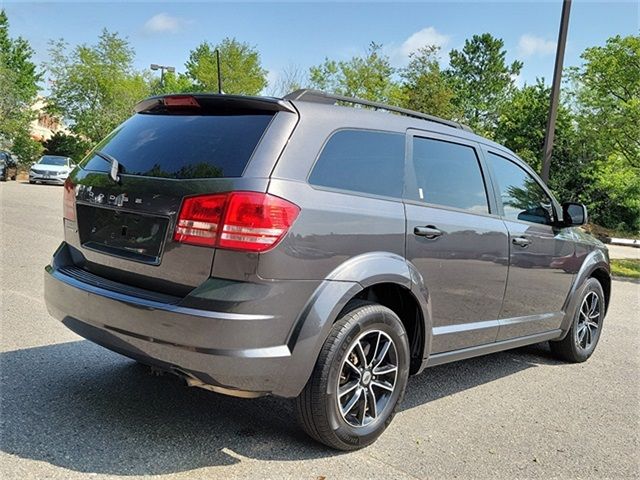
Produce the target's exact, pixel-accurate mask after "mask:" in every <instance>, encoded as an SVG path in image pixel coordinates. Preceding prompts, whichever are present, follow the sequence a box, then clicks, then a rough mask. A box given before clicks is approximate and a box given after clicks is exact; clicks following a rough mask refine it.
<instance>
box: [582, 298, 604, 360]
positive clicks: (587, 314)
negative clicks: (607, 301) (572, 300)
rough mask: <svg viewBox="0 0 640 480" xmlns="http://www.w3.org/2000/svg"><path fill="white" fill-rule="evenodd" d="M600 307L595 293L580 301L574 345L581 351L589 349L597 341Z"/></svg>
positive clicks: (600, 304) (600, 303)
mask: <svg viewBox="0 0 640 480" xmlns="http://www.w3.org/2000/svg"><path fill="white" fill-rule="evenodd" d="M601 306H602V302H601V301H600V297H599V296H598V294H597V293H596V292H589V293H587V295H586V296H585V297H584V300H582V305H581V306H580V313H579V316H578V325H577V327H578V328H577V329H576V344H577V345H578V347H580V348H582V349H583V350H587V349H589V348H590V347H591V345H592V344H593V343H594V342H595V340H596V339H597V334H598V329H599V328H600V313H601Z"/></svg>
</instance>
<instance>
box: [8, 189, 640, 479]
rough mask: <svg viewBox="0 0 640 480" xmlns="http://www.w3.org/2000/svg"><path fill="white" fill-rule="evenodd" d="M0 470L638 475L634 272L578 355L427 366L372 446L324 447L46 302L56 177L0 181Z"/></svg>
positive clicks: (543, 351) (279, 404)
mask: <svg viewBox="0 0 640 480" xmlns="http://www.w3.org/2000/svg"><path fill="white" fill-rule="evenodd" d="M0 214H1V217H2V218H1V223H0V237H1V238H0V245H1V246H0V248H1V256H0V282H1V283H0V287H1V292H2V293H1V296H0V352H1V353H0V371H1V377H2V378H1V383H0V478H2V479H5V480H9V479H40V478H50V479H77V478H88V477H89V478H121V477H128V478H136V477H143V476H154V478H157V479H165V478H172V479H173V478H180V479H185V478H189V479H191V478H210V479H217V478H260V479H271V478H274V479H280V478H295V479H341V478H350V479H360V478H363V479H364V478H367V479H369V478H384V479H402V478H437V479H439V478H443V479H445V478H446V479H450V478H463V479H466V478H491V479H495V478H544V479H547V478H562V479H569V478H639V477H640V461H639V458H640V456H639V455H638V452H640V434H639V430H640V428H639V427H640V334H639V332H638V326H639V323H640V284H638V283H635V282H631V281H619V280H616V281H614V285H613V299H612V303H611V306H610V310H609V314H608V316H607V318H606V320H605V324H604V331H603V336H602V338H601V340H600V345H599V346H598V349H597V350H596V352H595V354H594V356H593V357H592V358H591V359H590V360H589V361H588V362H586V363H583V364H578V365H568V364H563V363H560V362H558V361H556V360H554V359H553V358H552V357H551V356H550V354H549V351H548V347H547V346H546V345H536V346H532V347H527V348H522V349H518V350H513V351H509V352H503V353H499V354H494V355H489V356H485V357H481V358H476V359H472V360H466V361H463V362H458V363H454V364H450V365H443V366H440V367H434V368H432V369H428V370H426V371H425V372H424V373H423V374H422V375H420V376H418V377H414V378H412V379H411V380H410V382H409V386H408V389H407V395H406V399H405V402H404V404H403V406H402V411H401V412H400V413H399V414H398V415H397V416H396V418H395V419H394V421H393V423H392V424H391V426H390V427H389V428H388V430H387V432H386V433H385V434H384V435H383V436H382V437H381V438H380V439H379V440H378V441H377V442H376V443H375V444H374V445H373V446H371V447H369V448H366V449H364V450H361V451H358V452H353V453H346V454H345V453H337V452H335V451H332V450H328V449H326V448H324V447H322V446H320V445H318V444H316V443H314V442H313V441H311V440H309V439H307V437H306V436H305V435H304V434H303V433H302V432H301V431H300V430H299V429H298V427H297V426H296V424H295V419H294V414H293V409H292V405H291V402H290V401H287V400H283V399H277V398H261V399H255V400H243V399H236V398H229V397H225V396H222V395H218V394H215V393H211V392H207V391H204V390H200V389H195V388H188V387H186V386H185V385H184V384H183V383H182V382H181V381H180V380H179V379H177V378H174V377H172V376H163V377H155V376H153V375H151V374H150V373H149V372H148V371H147V370H146V369H145V368H143V367H140V366H138V365H136V364H135V363H134V362H132V361H131V360H128V359H126V358H124V357H121V356H119V355H117V354H115V353H111V352H109V351H107V350H105V349H102V348H101V347H98V346H96V345H94V344H92V343H90V342H88V341H85V340H82V339H81V338H80V337H78V336H76V335H75V334H73V333H72V332H70V331H68V330H66V329H65V328H64V327H63V326H62V325H61V324H59V323H58V322H57V321H55V320H54V319H52V318H51V317H49V315H48V314H47V311H46V308H45V305H44V302H43V298H42V289H43V267H44V265H45V264H47V263H48V262H49V259H50V257H51V254H52V252H53V251H54V249H55V248H56V247H57V245H58V244H59V243H60V241H61V238H62V221H61V215H62V188H61V187H55V186H42V185H28V184H25V183H20V182H8V183H2V184H0Z"/></svg>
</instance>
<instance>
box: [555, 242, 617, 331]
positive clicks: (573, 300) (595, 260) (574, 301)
mask: <svg viewBox="0 0 640 480" xmlns="http://www.w3.org/2000/svg"><path fill="white" fill-rule="evenodd" d="M597 269H602V270H605V271H606V272H607V273H608V274H609V276H611V269H610V267H609V258H608V257H607V255H606V254H605V253H604V252H603V251H602V250H593V251H592V252H590V253H588V254H587V256H586V258H585V259H584V261H583V262H582V265H581V266H580V270H578V273H577V274H576V276H575V278H574V279H573V284H572V285H571V289H570V290H569V293H568V294H567V298H566V299H565V301H564V306H563V308H562V310H563V311H564V312H565V314H564V318H563V319H562V323H561V324H560V329H561V330H562V336H560V337H559V338H558V340H562V339H563V338H564V337H565V336H566V335H567V333H568V332H569V329H570V328H571V322H572V320H573V317H574V315H575V313H576V309H577V308H578V300H579V299H578V298H577V297H576V292H577V291H578V289H579V288H580V287H582V285H584V282H586V281H587V279H588V278H590V277H591V276H592V275H593V272H594V271H596V270H597ZM608 303H609V302H607V305H606V308H607V309H608V308H609V305H608Z"/></svg>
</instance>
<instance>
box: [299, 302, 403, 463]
mask: <svg viewBox="0 0 640 480" xmlns="http://www.w3.org/2000/svg"><path fill="white" fill-rule="evenodd" d="M344 311H345V312H346V313H343V314H342V316H341V318H340V319H339V320H338V321H337V322H336V323H335V324H334V325H333V328H332V329H331V332H330V333H329V337H328V338H327V340H326V341H325V343H324V345H323V347H322V350H321V351H320V355H319V356H318V360H317V362H316V366H315V368H314V370H313V373H312V374H311V377H310V378H309V381H308V382H307V385H306V386H305V388H304V390H303V391H302V393H301V394H300V396H298V398H297V399H296V413H297V416H298V421H299V422H300V425H301V426H302V428H303V430H304V431H305V432H306V433H307V434H308V435H309V436H311V437H312V438H314V439H315V440H317V441H319V442H321V443H324V444H325V445H327V446H329V447H331V448H335V449H337V450H345V451H348V450H357V449H359V448H363V447H366V446H367V445H370V444H372V443H373V442H374V441H375V440H376V439H377V438H378V437H379V436H380V435H381V434H382V432H384V430H385V429H386V428H387V426H388V425H389V424H390V423H391V420H392V419H393V417H394V415H395V413H396V409H397V408H398V405H399V404H400V402H401V401H402V398H403V397H404V392H405V388H406V386H407V378H408V376H409V342H408V339H407V334H406V332H405V329H404V326H403V325H402V322H401V321H400V319H399V318H398V316H397V315H396V314H395V313H394V312H393V311H391V310H390V309H388V308H387V307H383V306H382V305H378V304H375V303H371V302H363V301H357V302H353V303H351V304H349V305H348V307H347V308H345V310H344ZM376 338H377V341H376V340H375V339H376ZM357 343H360V345H361V346H363V348H362V350H359V349H358V346H357ZM387 343H389V345H390V346H389V347H387ZM374 344H375V347H373V345H374ZM380 345H382V347H380V348H378V347H379V346H380ZM385 347H386V351H385ZM372 350H373V353H372ZM378 350H379V351H378ZM360 352H361V353H362V354H363V355H364V359H365V361H362V362H360V361H359V360H358V359H359V358H362V357H361V356H359V353H360ZM383 352H385V353H383ZM393 352H395V355H394V353H393ZM347 356H349V359H353V363H352V364H351V365H349V364H348V362H347ZM375 356H377V357H378V358H375ZM383 361H384V362H385V363H386V364H385V365H383V366H380V365H381V363H382V362H383ZM354 363H355V364H356V365H354ZM358 363H359V364H360V368H359V370H360V374H358V373H357V369H356V368H353V367H356V366H357V365H358ZM394 363H397V369H396V370H395V376H393V375H394V374H393V373H382V372H383V371H385V370H386V371H388V370H390V369H393V365H394ZM374 364H375V365H374ZM363 366H364V368H362V367H363ZM351 368H353V370H351ZM343 369H345V371H347V374H346V375H345V374H344V372H343ZM376 369H377V370H376ZM367 371H368V372H369V373H368V374H367V373H366V372H367ZM349 372H350V373H349ZM367 375H368V376H367ZM347 376H349V377H351V376H353V378H347ZM367 378H368V380H367ZM348 380H350V381H349V382H347V381H348ZM392 381H393V385H392V384H391V383H392ZM343 382H344V383H343ZM347 383H349V385H353V384H355V385H356V387H352V388H351V390H353V391H355V390H357V391H360V392H361V393H360V395H352V397H351V398H348V395H349V394H348V393H346V394H343V395H345V396H339V395H338V388H339V387H341V388H342V389H343V390H347V391H351V390H349V388H347V387H349V385H347ZM383 386H384V387H385V388H381V387H383ZM389 386H391V387H392V390H391V391H390V393H385V392H389V390H388V388H389ZM354 389H355V390H354ZM376 392H377V393H376ZM356 393H357V392H356ZM356 396H357V397H358V398H359V399H360V400H359V401H357V400H356V404H354V406H355V407H356V408H355V409H354V410H349V411H347V413H346V415H345V414H344V410H345V409H346V408H347V406H348V405H349V404H350V402H351V400H353V398H354V397H356ZM345 398H346V400H343V401H345V403H346V405H342V404H339V401H340V399H345ZM362 405H364V406H363V407H362ZM374 405H375V406H376V407H375V408H374ZM378 409H380V411H378ZM350 412H353V413H350ZM367 412H368V414H367ZM349 422H353V423H360V425H354V424H353V423H349Z"/></svg>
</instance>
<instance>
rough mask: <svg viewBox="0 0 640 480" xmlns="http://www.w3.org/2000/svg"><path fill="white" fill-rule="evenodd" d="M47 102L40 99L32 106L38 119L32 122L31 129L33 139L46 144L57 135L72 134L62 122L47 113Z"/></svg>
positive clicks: (44, 99) (42, 98)
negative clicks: (61, 133)
mask: <svg viewBox="0 0 640 480" xmlns="http://www.w3.org/2000/svg"><path fill="white" fill-rule="evenodd" d="M46 105H47V100H46V98H44V97H38V98H37V99H36V101H35V103H34V104H33V105H32V106H31V110H33V111H34V112H36V115H37V116H36V118H35V119H34V120H33V121H32V122H31V125H30V127H29V129H30V133H31V138H33V139H34V140H37V141H39V142H46V141H47V140H49V139H50V138H51V137H52V136H53V135H54V134H55V133H58V132H63V133H66V134H68V133H70V132H69V129H68V128H67V127H66V126H65V125H64V123H63V122H62V120H60V119H59V118H58V117H55V116H53V115H51V114H49V113H47V111H46Z"/></svg>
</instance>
